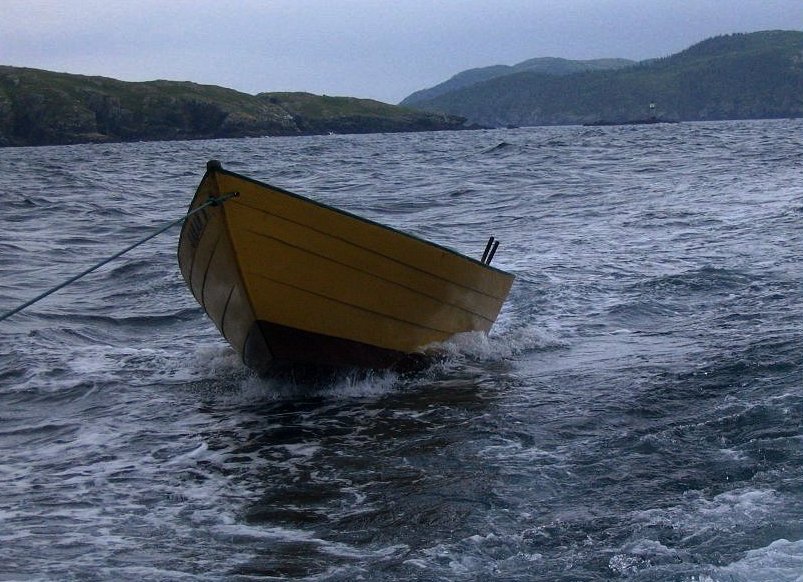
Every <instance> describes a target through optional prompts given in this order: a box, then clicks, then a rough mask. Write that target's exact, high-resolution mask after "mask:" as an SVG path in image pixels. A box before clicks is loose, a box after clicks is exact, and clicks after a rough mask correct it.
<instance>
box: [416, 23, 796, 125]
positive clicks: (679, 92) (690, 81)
mask: <svg viewBox="0 0 803 582" xmlns="http://www.w3.org/2000/svg"><path fill="white" fill-rule="evenodd" d="M650 102H655V103H656V104H657V106H658V111H657V113H658V114H659V115H660V116H663V117H664V118H667V119H680V120H706V119H746V118H777V117H801V116H803V32H797V31H769V32H758V33H751V34H733V35H726V36H720V37H716V38H712V39H708V40H706V41H703V42H701V43H698V44H696V45H694V46H692V47H690V48H689V49H687V50H685V51H682V52H680V53H678V54H675V55H672V56H670V57H666V58H661V59H653V60H649V61H644V62H641V63H638V64H636V65H634V66H630V67H625V68H621V69H616V70H608V71H586V72H582V73H577V74H573V75H565V76H556V75H549V74H543V73H532V72H521V73H516V74H512V75H505V76H502V77H498V78H494V79H491V80H488V81H485V82H481V83H478V84H475V85H472V86H469V87H465V88H462V89H458V90H455V91H451V92H449V93H446V94H444V95H440V96H438V97H436V98H433V99H429V100H427V101H425V102H418V103H416V104H415V106H416V107H418V108H421V109H423V110H427V111H440V112H445V113H449V114H453V115H461V116H463V117H466V118H468V119H469V121H470V122H474V123H480V124H484V125H498V126H501V125H511V124H513V125H548V124H569V123H589V122H595V121H599V120H620V121H627V120H633V119H638V118H643V117H646V116H647V115H648V109H647V107H648V104H649V103H650Z"/></svg>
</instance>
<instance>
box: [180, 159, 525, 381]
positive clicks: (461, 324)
mask: <svg viewBox="0 0 803 582" xmlns="http://www.w3.org/2000/svg"><path fill="white" fill-rule="evenodd" d="M210 201H211V202H213V204H210ZM188 212H189V213H190V215H189V216H188V218H187V220H186V221H185V223H184V226H183V228H182V231H181V236H180V239H179V245H178V262H179V266H180V268H181V274H182V275H183V277H184V279H185V281H186V282H187V284H188V285H189V287H190V289H191V290H192V293H193V295H194V296H195V298H196V299H197V300H198V302H199V303H200V304H201V306H202V307H203V308H204V310H205V311H206V313H207V314H208V315H209V317H210V318H211V319H212V321H214V323H215V325H216V326H217V327H218V329H219V330H220V332H221V333H222V334H223V336H224V337H225V338H226V339H227V340H228V342H229V343H230V344H231V345H232V346H233V347H234V349H235V350H237V352H239V353H240V355H241V357H242V359H243V361H244V362H245V364H246V365H247V366H249V367H250V368H253V369H255V370H256V371H258V372H260V373H265V372H268V371H271V370H275V369H277V368H286V367H292V368H294V369H297V368H299V367H301V368H308V369H311V368H321V367H323V368H327V369H328V368H354V367H357V368H373V369H381V368H395V369H399V370H406V369H410V368H412V367H417V366H418V365H419V364H420V363H421V362H422V360H424V359H426V356H427V354H429V353H430V351H431V350H432V348H433V345H436V344H437V343H439V342H443V341H444V340H447V339H448V338H450V337H451V336H453V335H455V334H457V333H461V332H468V331H485V332H487V331H488V330H489V329H490V328H491V326H492V325H493V323H494V320H495V319H496V317H497V315H498V314H499V310H500V309H501V307H502V304H503V303H504V301H505V298H506V297H507V295H508V292H509V291H510V287H511V285H512V283H513V275H511V274H509V273H506V272H504V271H500V270H498V269H495V268H494V267H491V266H490V265H489V264H486V263H489V262H490V260H489V258H488V255H492V253H488V248H486V257H484V258H483V260H474V259H471V258H468V257H466V256H463V255H461V254H458V253H456V252H454V251H452V250H449V249H447V248H444V247H442V246H439V245H435V244H432V243H430V242H427V241H424V240H422V239H419V238H416V237H414V236H410V235H408V234H405V233H402V232H399V231H397V230H394V229H391V228H388V227H386V226H383V225H381V224H378V223H376V222H372V221H370V220H366V219H363V218H360V217H358V216H355V215H353V214H350V213H347V212H344V211H341V210H338V209H335V208H332V207H329V206H326V205H324V204H320V203H318V202H315V201H313V200H310V199H308V198H304V197H302V196H298V195H296V194H292V193H290V192H287V191H285V190H282V189H281V188H276V187H274V186H270V185H268V184H264V183H262V182H258V181H256V180H252V179H249V178H246V177H245V176H241V175H239V174H236V173H234V172H231V171H228V170H224V169H223V168H222V167H221V165H220V163H218V162H216V161H214V160H213V161H210V162H209V163H208V164H207V171H206V174H205V175H204V177H203V179H202V181H201V184H200V186H199V187H198V190H197V191H196V193H195V197H194V198H193V200H192V203H191V204H190V207H189V211H188ZM489 243H490V241H489ZM497 244H498V243H497ZM493 250H495V248H494V249H493Z"/></svg>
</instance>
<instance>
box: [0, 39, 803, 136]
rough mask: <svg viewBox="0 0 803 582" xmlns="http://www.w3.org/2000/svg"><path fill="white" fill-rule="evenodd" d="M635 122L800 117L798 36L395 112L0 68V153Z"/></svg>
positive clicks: (533, 73)
mask: <svg viewBox="0 0 803 582" xmlns="http://www.w3.org/2000/svg"><path fill="white" fill-rule="evenodd" d="M651 103H652V104H655V105H654V109H650V110H648V106H649V105H650V104H651ZM648 114H649V115H653V116H655V117H656V118H658V119H663V120H672V121H702V120H727V119H762V118H786V117H803V32H797V31H765V32H756V33H739V34H730V35H724V36H718V37H714V38H710V39H707V40H704V41H702V42H700V43H697V44H695V45H693V46H691V47H689V48H688V49H686V50H684V51H681V52H679V53H677V54H674V55H671V56H667V57H662V58H655V59H649V60H645V61H640V62H634V61H630V60H627V59H616V58H607V59H595V60H587V61H572V60H567V59H560V58H554V57H550V58H534V59H529V60H527V61H524V62H522V63H519V64H517V65H512V66H507V65H495V66H489V67H481V68H477V69H470V70H468V71H463V72H461V73H458V74H457V75H455V76H453V77H452V78H451V79H448V80H446V81H444V82H443V83H441V84H439V85H436V86H435V87H432V88H429V89H423V90H421V91H417V92H415V93H413V94H412V95H410V96H408V97H407V98H405V99H404V100H403V101H402V102H401V104H400V105H391V104H387V103H381V102H379V101H375V100H371V99H359V98H356V97H330V96H326V95H312V94H309V93H303V92H296V93H259V94H257V95H251V94H248V93H242V92H239V91H235V90H233V89H227V88H224V87H218V86H214V85H199V84H196V83H191V82H178V81H148V82H125V81H118V80H115V79H110V78H106V77H90V76H84V75H74V74H68V73H55V72H50V71H43V70H37V69H29V68H19V67H10V66H0V146H27V145H49V144H69V143H86V142H101V143H102V142H120V141H149V140H178V139H214V138H238V137H259V136H271V135H275V136H279V135H315V134H327V133H381V132H405V131H436V130H455V129H471V128H478V127H506V126H534V125H561V124H588V123H595V122H600V121H613V122H628V121H631V120H637V119H640V118H644V117H646V116H647V115H648Z"/></svg>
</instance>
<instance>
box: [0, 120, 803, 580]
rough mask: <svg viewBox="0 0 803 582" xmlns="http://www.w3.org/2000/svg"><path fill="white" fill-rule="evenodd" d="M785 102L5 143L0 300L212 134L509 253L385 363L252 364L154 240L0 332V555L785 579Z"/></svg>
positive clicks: (802, 382) (126, 573)
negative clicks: (374, 370) (307, 368)
mask: <svg viewBox="0 0 803 582" xmlns="http://www.w3.org/2000/svg"><path fill="white" fill-rule="evenodd" d="M801 136H803V123H802V122H801V121H800V120H778V121H763V122H758V121H757V122H727V123H689V124H679V125H666V126H655V127H606V128H583V127H561V128H529V129H518V130H495V131H472V132H455V133H451V132H449V133H427V134H403V135H367V136H322V137H303V138H264V139H249V140H219V141H198V142H177V143H140V144H111V145H81V146H64V147H42V148H5V149H0V195H1V196H2V200H3V213H2V216H0V226H1V228H0V311H6V310H9V309H11V308H13V307H15V306H16V305H18V304H19V303H21V302H23V301H25V300H27V299H29V298H30V297H32V296H34V295H36V294H37V293H39V292H40V291H42V290H44V289H46V288H48V287H50V286H52V285H55V284H57V283H59V282H61V281H62V280H64V279H66V278H67V277H69V276H70V275H72V274H74V273H75V272H77V271H78V270H80V269H82V268H84V267H85V266H88V265H90V264H92V263H93V262H95V261H97V260H100V259H102V258H104V257H106V256H108V255H110V254H112V253H113V252H115V251H117V250H119V249H121V248H123V247H124V246H126V245H127V244H129V243H130V242H133V241H135V240H137V239H138V238H140V237H141V236H144V235H145V234H147V233H148V232H149V231H150V230H152V229H155V228H156V227H158V226H160V225H161V224H164V223H166V222H168V221H170V220H173V219H175V218H177V217H179V216H181V215H182V213H184V212H185V209H186V206H187V204H188V202H189V200H190V198H191V195H192V192H193V191H194V188H195V187H196V185H197V183H198V181H199V179H200V176H201V174H202V172H203V167H204V163H205V161H206V160H207V159H210V158H216V159H219V160H221V161H222V162H223V165H224V167H227V168H230V169H232V170H234V171H239V172H243V173H245V174H247V175H249V176H253V177H255V178H258V179H262V180H265V181H269V182H271V183H274V184H276V185H278V186H281V187H284V188H287V189H290V190H292V191H296V192H298V193H300V194H305V195H308V196H310V197H312V198H314V199H316V200H320V201H322V202H325V203H329V204H334V205H337V206H339V207H341V208H344V209H346V210H348V211H351V212H355V213H358V214H361V215H363V216H366V217H368V218H371V219H373V220H377V221H380V222H383V223H386V224H389V225H391V226H394V227H396V228H399V229H402V230H406V231H409V232H412V233H414V234H416V235H419V236H423V237H426V238H428V239H431V240H433V241H435V242H438V243H440V244H443V245H446V246H450V247H452V248H455V249H457V250H459V251H461V252H465V253H468V254H471V255H472V256H479V255H481V253H482V250H483V248H484V244H485V241H486V239H487V237H488V236H489V235H494V236H496V237H497V238H498V239H500V240H501V241H502V244H501V247H500V249H499V251H498V253H497V255H496V259H495V264H496V265H497V266H499V267H501V268H504V269H506V270H510V271H512V272H514V273H515V274H516V276H517V280H516V283H515V285H514V287H513V290H512V293H511V296H510V299H509V301H508V303H507V304H506V306H505V308H504V310H503V312H502V314H501V316H500V319H499V321H498V322H497V324H496V326H495V328H494V330H493V332H492V333H491V335H490V336H489V337H483V336H477V335H467V336H464V337H459V338H456V339H455V340H454V341H453V342H451V343H450V344H449V345H448V346H447V347H448V350H449V353H450V356H449V358H448V359H447V360H446V361H445V362H440V363H438V364H437V365H433V367H432V368H431V369H430V370H428V371H426V372H425V373H422V374H419V375H416V376H413V377H406V378H400V377H397V376H394V375H390V374H376V375H373V376H371V377H368V378H362V377H358V376H357V375H344V376H343V377H341V378H338V379H335V380H333V381H332V382H331V383H328V384H326V385H321V386H318V387H316V388H315V389H314V390H312V391H307V392H302V391H300V389H299V388H298V387H296V386H292V385H289V384H283V383H279V382H277V381H270V380H263V379H258V378H255V377H253V376H252V375H251V374H250V373H249V372H247V371H246V370H244V369H243V368H242V366H241V365H240V363H239V362H238V361H237V357H236V356H235V355H234V354H233V353H232V352H231V350H230V349H229V348H228V347H227V346H226V345H225V344H224V342H223V341H222V340H221V339H220V338H219V337H218V334H217V332H216V331H215V330H214V328H213V326H212V324H211V323H210V322H209V321H208V320H207V318H206V317H205V316H204V315H203V313H202V312H201V311H200V309H199V308H198V306H197V305H196V304H195V302H194V300H193V299H192V297H191V296H190V293H189V291H188V290H187V289H186V287H185V286H184V284H183V282H182V280H181V278H180V275H179V273H178V268H177V266H176V261H175V246H176V237H177V232H175V231H171V232H169V233H168V234H166V235H162V236H161V237H159V238H157V239H155V240H154V241H152V242H150V243H148V244H147V245H144V246H143V247H140V248H138V249H137V250H135V251H133V252H132V253H131V254H130V255H127V256H126V258H125V260H121V261H118V262H115V263H112V264H111V265H109V266H107V267H104V268H103V269H101V270H100V271H98V272H97V273H95V274H93V275H90V276H89V277H87V278H85V279H83V280H81V281H80V282H78V283H76V284H74V285H72V286H71V287H69V288H67V289H65V290H64V291H62V292H60V293H58V294H56V295H54V296H52V297H50V298H48V299H47V300H45V301H43V302H41V303H39V304H37V305H35V306H33V307H31V308H30V309H28V310H26V311H25V312H23V313H21V314H19V315H17V316H15V317H14V318H13V319H9V320H7V321H6V322H3V323H0V453H1V454H2V464H0V579H3V580H272V579H299V580H316V581H318V580H320V581H329V580H332V581H335V580H337V581H341V580H342V581H346V580H411V581H412V580H433V581H438V580H443V581H446V580H478V581H479V580H489V579H496V580H522V581H524V580H567V581H569V580H571V581H574V580H595V581H596V580H600V581H601V580H616V579H622V580H625V579H626V580H637V581H657V580H683V581H689V582H691V581H695V582H700V581H720V580H723V581H724V580H727V581H743V580H744V581H747V580H749V581H756V580H759V581H761V580H766V581H770V580H773V581H777V580H780V581H799V580H800V573H801V572H803V526H801V523H803V469H801V466H803V447H801V434H802V431H801V425H802V423H803V325H801V313H803V291H802V289H801V281H803V276H802V275H803V268H802V267H801V265H803V240H802V237H803V228H801V221H802V220H803V180H801V178H803V142H802V141H801V139H802V138H801Z"/></svg>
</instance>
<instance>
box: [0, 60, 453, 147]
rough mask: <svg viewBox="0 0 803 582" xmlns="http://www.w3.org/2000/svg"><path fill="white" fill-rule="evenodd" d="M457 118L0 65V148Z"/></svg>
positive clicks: (343, 129) (382, 128) (323, 130)
mask: <svg viewBox="0 0 803 582" xmlns="http://www.w3.org/2000/svg"><path fill="white" fill-rule="evenodd" d="M465 127H466V126H465V119H464V118H462V117H459V116H454V115H445V114H441V113H431V112H425V111H416V110H414V109H411V108H407V107H399V106H396V105H389V104H386V103H381V102H379V101H373V100H370V99H356V98H352V97H328V96H325V95H312V94H309V93H260V94H258V95H250V94H247V93H241V92H239V91H235V90H232V89H226V88H223V87H217V86H214V85H198V84H196V83H189V82H176V81H149V82H138V83H132V82H125V81H118V80H116V79H110V78H106V77H88V76H84V75H72V74H67V73H54V72H50V71H43V70H38V69H28V68H19V67H8V66H0V146H31V145H54V144H72V143H92V142H95V143H103V142H124V141H159V140H181V139H214V138H235V137H257V136H266V135H270V136H286V135H313V134H328V133H377V132H403V131H435V130H447V129H462V128H465Z"/></svg>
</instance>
